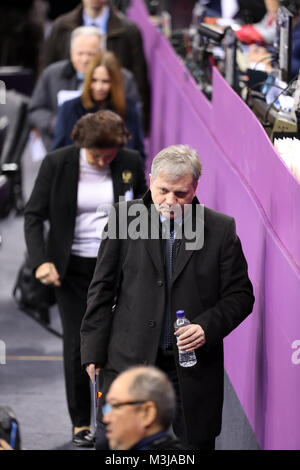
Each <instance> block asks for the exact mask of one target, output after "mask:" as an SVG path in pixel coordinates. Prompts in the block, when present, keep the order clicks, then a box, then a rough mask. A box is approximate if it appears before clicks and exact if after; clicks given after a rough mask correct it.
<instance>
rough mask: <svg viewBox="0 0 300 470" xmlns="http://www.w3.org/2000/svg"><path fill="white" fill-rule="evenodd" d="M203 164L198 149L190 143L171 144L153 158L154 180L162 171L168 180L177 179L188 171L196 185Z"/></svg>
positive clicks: (152, 171) (152, 173)
mask: <svg viewBox="0 0 300 470" xmlns="http://www.w3.org/2000/svg"><path fill="white" fill-rule="evenodd" d="M201 171H202V165H201V162H200V160H199V155H198V153H197V151H196V150H194V149H192V148H190V147H189V146H188V145H171V146H170V147H166V148H165V149H163V150H161V151H160V152H159V153H158V154H157V155H156V156H155V157H154V159H153V161H152V166H151V175H152V179H153V180H154V179H155V178H156V176H158V175H159V174H160V173H163V174H164V177H166V179H167V180H171V181H175V180H177V179H179V178H180V177H181V176H183V175H185V174H186V173H191V174H192V176H193V184H194V185H196V184H197V182H198V179H199V177H200V175H201Z"/></svg>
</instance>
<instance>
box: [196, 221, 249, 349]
mask: <svg viewBox="0 0 300 470" xmlns="http://www.w3.org/2000/svg"><path fill="white" fill-rule="evenodd" d="M219 272H220V288H219V297H220V300H219V301H218V302H217V303H216V304H215V305H214V306H213V307H212V308H209V309H208V310H206V311H205V312H203V313H201V315H199V316H197V317H196V318H194V319H193V323H198V324H200V326H201V327H202V328H203V330H204V332H205V337H206V347H208V348H209V347H210V346H214V345H215V344H216V343H217V342H219V341H220V340H222V339H223V338H224V337H225V336H227V335H228V334H229V333H230V332H231V331H232V330H233V329H234V328H236V327H237V326H238V325H239V324H240V323H241V322H242V321H243V320H244V319H245V318H246V317H247V316H248V315H249V314H250V313H251V311H252V308H253V304H254V296H253V288H252V284H251V281H250V279H249V277H248V266H247V261H246V259H245V256H244V254H243V251H242V247H241V242H240V240H239V238H238V236H237V234H236V230H235V221H234V219H232V218H230V220H229V223H228V224H227V228H226V229H225V233H224V237H223V241H222V244H221V249H220V259H219Z"/></svg>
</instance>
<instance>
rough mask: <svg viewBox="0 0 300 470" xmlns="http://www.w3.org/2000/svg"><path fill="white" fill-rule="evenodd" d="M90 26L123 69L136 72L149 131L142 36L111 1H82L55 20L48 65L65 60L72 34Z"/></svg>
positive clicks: (146, 81)
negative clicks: (102, 36)
mask: <svg viewBox="0 0 300 470" xmlns="http://www.w3.org/2000/svg"><path fill="white" fill-rule="evenodd" d="M90 25H95V26H96V27H97V28H99V30H100V31H101V32H102V34H105V35H106V48H107V50H108V51H111V52H114V54H116V56H117V57H118V59H119V61H120V63H121V66H122V67H125V68H126V69H127V70H130V71H131V72H132V73H133V75H134V78H135V80H136V83H137V87H138V91H139V94H140V96H141V100H142V105H143V110H142V111H143V117H144V123H145V130H147V129H148V127H149V119H150V117H149V116H150V85H149V80H148V73H147V63H146V60H145V56H144V50H143V40H142V35H141V33H140V30H139V28H138V27H137V25H136V24H135V23H134V22H133V21H131V20H130V19H129V18H127V17H126V16H125V15H124V14H123V13H122V12H121V11H119V10H118V9H117V8H115V7H114V5H113V4H112V3H111V2H110V1H108V0H82V1H81V2H80V4H79V5H78V6H77V7H76V8H74V10H72V11H70V12H69V13H66V14H64V15H60V16H59V17H58V18H56V20H55V21H54V23H53V25H52V30H51V33H50V36H49V38H48V39H47V41H46V44H45V54H44V59H45V61H44V64H45V66H46V65H49V64H51V63H53V62H56V61H58V60H62V59H66V58H67V57H68V54H69V44H70V35H71V33H72V31H73V30H74V29H75V28H77V27H78V26H90Z"/></svg>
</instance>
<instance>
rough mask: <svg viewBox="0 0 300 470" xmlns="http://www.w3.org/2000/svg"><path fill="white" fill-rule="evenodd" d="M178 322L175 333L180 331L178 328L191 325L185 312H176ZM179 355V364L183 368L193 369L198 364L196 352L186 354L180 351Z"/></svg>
mask: <svg viewBox="0 0 300 470" xmlns="http://www.w3.org/2000/svg"><path fill="white" fill-rule="evenodd" d="M176 317H177V319H176V321H175V323H174V329H175V331H177V330H178V328H181V327H182V326H186V325H189V324H190V323H191V322H190V321H189V320H188V319H187V318H186V316H185V313H184V310H177V312H176ZM178 353H179V364H180V365H181V367H192V366H194V365H195V364H197V358H196V354H195V351H192V352H185V351H180V350H179V349H178Z"/></svg>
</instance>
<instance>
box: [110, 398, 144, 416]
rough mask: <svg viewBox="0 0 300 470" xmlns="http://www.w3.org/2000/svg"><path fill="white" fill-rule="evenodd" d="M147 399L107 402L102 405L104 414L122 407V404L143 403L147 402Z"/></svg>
mask: <svg viewBox="0 0 300 470" xmlns="http://www.w3.org/2000/svg"><path fill="white" fill-rule="evenodd" d="M146 401H147V400H136V401H123V402H120V403H105V405H104V406H102V414H103V415H105V414H106V413H110V412H111V411H113V410H115V409H118V408H121V407H122V406H127V405H141V404H142V403H146Z"/></svg>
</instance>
